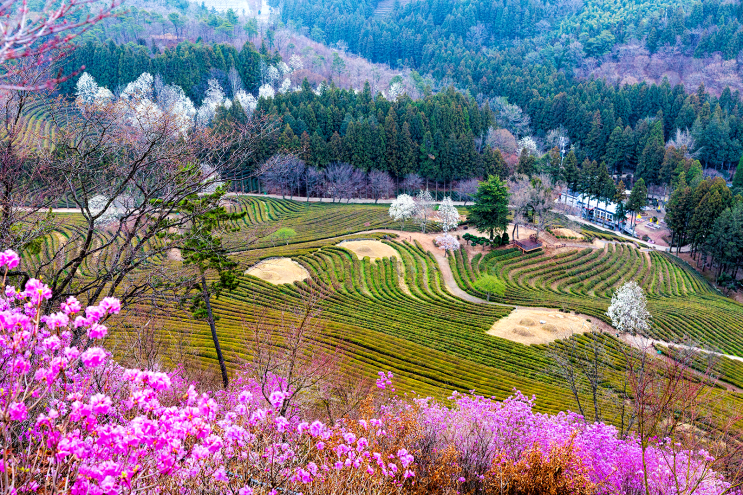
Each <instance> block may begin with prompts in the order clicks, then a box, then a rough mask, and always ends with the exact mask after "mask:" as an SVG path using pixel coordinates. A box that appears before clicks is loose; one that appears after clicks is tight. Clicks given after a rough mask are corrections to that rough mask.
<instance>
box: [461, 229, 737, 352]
mask: <svg viewBox="0 0 743 495" xmlns="http://www.w3.org/2000/svg"><path fill="white" fill-rule="evenodd" d="M451 266H452V270H453V272H454V273H455V277H456V279H457V283H458V284H459V286H460V287H461V288H462V289H464V290H466V291H467V292H469V293H471V294H473V295H478V296H481V297H483V295H482V294H480V293H478V291H477V290H475V289H474V287H473V286H472V284H473V281H474V280H476V279H477V277H478V276H479V274H481V273H494V274H497V275H498V276H499V277H502V278H503V280H504V281H505V282H506V284H507V289H506V292H505V294H504V295H503V296H502V297H500V298H498V297H496V300H497V301H498V302H501V303H507V304H515V305H524V306H546V307H555V308H565V309H569V310H573V311H577V312H579V313H583V314H587V315H591V316H595V317H597V318H600V319H602V320H604V321H608V318H607V316H606V314H605V313H606V310H607V308H608V306H609V302H610V300H611V295H612V293H613V290H614V289H616V288H617V287H618V286H619V285H621V284H622V283H624V282H625V281H628V280H634V281H636V282H637V283H638V284H640V286H641V287H643V289H645V292H646V294H647V296H648V302H649V309H650V311H651V313H652V315H653V328H652V330H651V332H652V336H653V337H655V338H657V339H660V340H665V341H670V342H673V341H679V340H680V339H683V338H685V337H690V338H692V339H695V340H698V341H701V342H705V343H708V344H711V345H713V346H714V347H716V348H718V349H720V350H721V351H723V352H725V353H729V354H735V355H740V356H743V306H741V305H740V304H737V303H735V302H733V301H731V300H729V299H727V298H725V297H723V296H722V295H720V294H719V293H718V292H717V291H715V290H714V289H713V288H712V287H711V286H710V285H709V284H708V283H707V282H706V281H705V280H704V279H703V278H702V277H701V276H699V275H698V274H697V273H696V272H695V271H694V270H692V269H690V268H688V267H685V266H684V264H683V262H681V261H679V260H677V259H676V258H674V257H672V256H669V255H667V254H666V253H660V252H656V251H650V252H647V251H642V250H639V249H637V248H636V247H634V246H633V245H629V244H613V243H608V244H606V246H605V248H604V249H591V248H586V249H582V250H581V249H575V250H567V251H564V252H562V253H560V254H557V255H548V254H546V253H545V252H543V251H539V252H535V253H531V254H528V255H521V254H520V252H519V251H518V250H515V249H504V250H498V251H492V252H490V253H487V254H485V255H482V254H475V255H473V256H472V257H471V258H469V257H468V256H467V255H466V253H464V252H463V251H462V252H458V253H457V254H456V257H453V258H452V260H451Z"/></svg>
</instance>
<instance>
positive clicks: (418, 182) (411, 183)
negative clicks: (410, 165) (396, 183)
mask: <svg viewBox="0 0 743 495" xmlns="http://www.w3.org/2000/svg"><path fill="white" fill-rule="evenodd" d="M422 187H423V179H421V176H420V175H418V174H408V175H406V176H405V179H404V180H403V181H402V189H403V191H405V192H406V193H407V194H413V193H414V192H416V191H420V189H421V188H422Z"/></svg>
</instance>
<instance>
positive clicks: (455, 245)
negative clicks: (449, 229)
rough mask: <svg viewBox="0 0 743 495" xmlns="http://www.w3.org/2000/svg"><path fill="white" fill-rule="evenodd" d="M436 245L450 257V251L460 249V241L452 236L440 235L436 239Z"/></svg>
mask: <svg viewBox="0 0 743 495" xmlns="http://www.w3.org/2000/svg"><path fill="white" fill-rule="evenodd" d="M436 245H437V246H438V247H439V248H440V249H443V250H444V254H445V255H447V256H448V254H449V251H455V250H457V249H459V241H458V240H457V238H456V237H454V236H453V235H451V234H445V235H440V236H438V237H437V238H436Z"/></svg>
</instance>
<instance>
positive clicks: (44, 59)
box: [0, 0, 119, 90]
mask: <svg viewBox="0 0 743 495" xmlns="http://www.w3.org/2000/svg"><path fill="white" fill-rule="evenodd" d="M99 3H100V2H98V1H96V0H68V1H64V0H63V1H62V2H61V3H60V5H59V7H57V8H54V9H47V10H45V11H43V12H41V13H40V14H39V15H38V16H34V15H33V13H32V12H31V11H30V10H29V8H28V4H27V2H26V1H25V0H24V1H23V2H22V3H20V2H18V1H17V0H5V1H3V2H2V3H0V18H1V19H2V21H0V36H2V39H1V40H0V65H2V67H3V71H2V74H0V89H5V90H39V89H51V88H52V87H53V86H54V85H56V84H57V83H59V82H62V81H64V80H66V79H67V78H69V77H70V76H69V75H68V76H63V75H62V74H61V73H59V74H58V75H57V76H56V77H53V78H50V79H48V80H46V81H43V82H36V83H35V84H33V85H24V84H18V82H17V81H11V78H12V75H13V73H14V71H13V67H14V66H13V62H15V61H19V60H22V59H33V60H34V62H35V64H36V65H38V66H42V65H47V64H49V63H52V62H54V61H55V60H57V59H58V56H59V55H58V54H59V52H60V51H63V50H64V49H66V48H67V47H69V45H70V42H71V41H72V40H73V39H74V38H75V37H77V36H79V35H80V34H81V33H83V32H85V31H86V30H87V29H89V28H90V27H92V26H93V25H94V24H96V23H98V22H100V21H101V20H102V19H105V18H106V17H110V16H111V15H113V9H114V8H116V7H117V6H118V5H119V2H118V1H117V0H113V1H112V2H111V3H110V4H109V5H108V6H104V8H102V9H101V10H100V11H98V12H97V13H93V14H88V15H86V16H85V17H84V18H83V19H82V20H79V21H76V20H74V19H73V18H74V16H75V15H76V14H78V13H80V12H81V10H83V9H84V8H86V7H87V6H91V5H94V4H99Z"/></svg>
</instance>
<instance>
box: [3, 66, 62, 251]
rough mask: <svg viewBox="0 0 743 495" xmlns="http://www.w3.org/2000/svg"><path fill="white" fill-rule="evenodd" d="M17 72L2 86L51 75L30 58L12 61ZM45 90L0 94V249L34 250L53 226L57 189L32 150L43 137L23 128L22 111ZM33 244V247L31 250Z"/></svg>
mask: <svg viewBox="0 0 743 495" xmlns="http://www.w3.org/2000/svg"><path fill="white" fill-rule="evenodd" d="M15 65H16V66H17V67H19V68H22V70H18V71H16V72H15V73H13V74H10V75H8V76H7V77H6V82H7V83H9V84H11V85H15V86H18V87H36V86H38V85H40V84H43V83H44V81H45V80H47V79H49V78H50V77H52V76H51V75H50V74H49V72H50V69H49V68H44V67H39V66H38V64H37V62H36V61H35V60H33V59H22V60H18V61H16V62H15ZM45 93H46V92H39V91H29V90H25V89H20V90H9V91H4V92H2V93H0V111H2V114H3V115H2V116H3V122H2V124H1V125H2V133H0V247H2V248H4V249H13V250H16V251H22V250H23V249H25V248H27V247H39V246H38V242H39V240H40V239H41V238H42V237H43V236H44V235H46V234H48V233H49V232H50V231H51V230H52V228H53V227H54V221H53V217H52V216H51V215H50V214H49V212H48V209H49V208H50V207H51V206H53V205H54V202H55V200H56V199H58V198H59V196H60V194H61V191H62V189H63V184H62V183H61V181H58V180H55V177H54V175H53V174H52V173H51V172H52V168H51V163H50V162H49V160H48V159H47V156H45V155H44V154H40V153H38V152H37V150H38V149H40V148H43V146H44V136H42V135H39V134H37V133H36V132H34V130H33V129H34V126H32V125H29V124H30V122H29V119H28V116H27V115H26V114H27V110H28V108H29V107H30V106H32V105H38V104H42V105H43V101H44V100H45V99H46V97H47V96H48V95H47V94H45ZM34 245H36V246H34Z"/></svg>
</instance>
